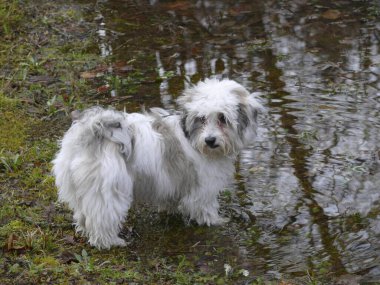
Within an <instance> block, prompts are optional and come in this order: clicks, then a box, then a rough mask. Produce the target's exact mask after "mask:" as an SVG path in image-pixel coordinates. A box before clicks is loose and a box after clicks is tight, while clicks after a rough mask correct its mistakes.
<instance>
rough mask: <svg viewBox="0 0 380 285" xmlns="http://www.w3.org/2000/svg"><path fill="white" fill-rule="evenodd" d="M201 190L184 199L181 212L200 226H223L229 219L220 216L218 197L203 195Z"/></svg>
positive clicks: (180, 205) (180, 208)
mask: <svg viewBox="0 0 380 285" xmlns="http://www.w3.org/2000/svg"><path fill="white" fill-rule="evenodd" d="M202 193H204V192H202V191H201V190H199V191H194V192H193V193H192V194H190V195H188V196H185V197H184V198H182V200H181V202H180V204H179V207H178V208H179V211H180V212H181V213H182V214H183V215H184V216H185V217H189V218H190V220H195V221H196V222H197V223H198V224H199V225H207V226H211V225H222V224H224V223H225V222H227V221H228V219H227V218H223V217H221V216H219V213H218V211H219V202H218V199H217V195H216V194H215V195H203V194H202Z"/></svg>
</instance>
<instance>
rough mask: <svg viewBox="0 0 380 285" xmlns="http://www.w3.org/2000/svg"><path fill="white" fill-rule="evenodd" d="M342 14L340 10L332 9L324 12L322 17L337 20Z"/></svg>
mask: <svg viewBox="0 0 380 285" xmlns="http://www.w3.org/2000/svg"><path fill="white" fill-rule="evenodd" d="M341 15H342V13H341V12H339V11H338V10H334V9H330V10H327V11H325V12H323V13H322V18H325V19H328V20H336V19H338V18H340V16H341Z"/></svg>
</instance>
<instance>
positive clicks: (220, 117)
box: [218, 114, 227, 125]
mask: <svg viewBox="0 0 380 285" xmlns="http://www.w3.org/2000/svg"><path fill="white" fill-rule="evenodd" d="M218 121H219V123H220V124H222V125H225V124H227V119H226V117H225V116H224V115H223V114H219V115H218Z"/></svg>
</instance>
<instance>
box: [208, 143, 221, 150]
mask: <svg viewBox="0 0 380 285" xmlns="http://www.w3.org/2000/svg"><path fill="white" fill-rule="evenodd" d="M208 147H209V148H212V149H215V148H217V147H219V145H218V144H213V145H208Z"/></svg>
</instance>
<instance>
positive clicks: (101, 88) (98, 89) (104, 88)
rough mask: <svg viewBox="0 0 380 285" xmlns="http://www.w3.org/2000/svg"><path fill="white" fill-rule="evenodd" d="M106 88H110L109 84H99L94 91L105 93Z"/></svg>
mask: <svg viewBox="0 0 380 285" xmlns="http://www.w3.org/2000/svg"><path fill="white" fill-rule="evenodd" d="M108 90H110V86H109V85H103V86H100V87H98V88H97V89H96V91H98V93H105V92H107V91H108Z"/></svg>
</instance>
